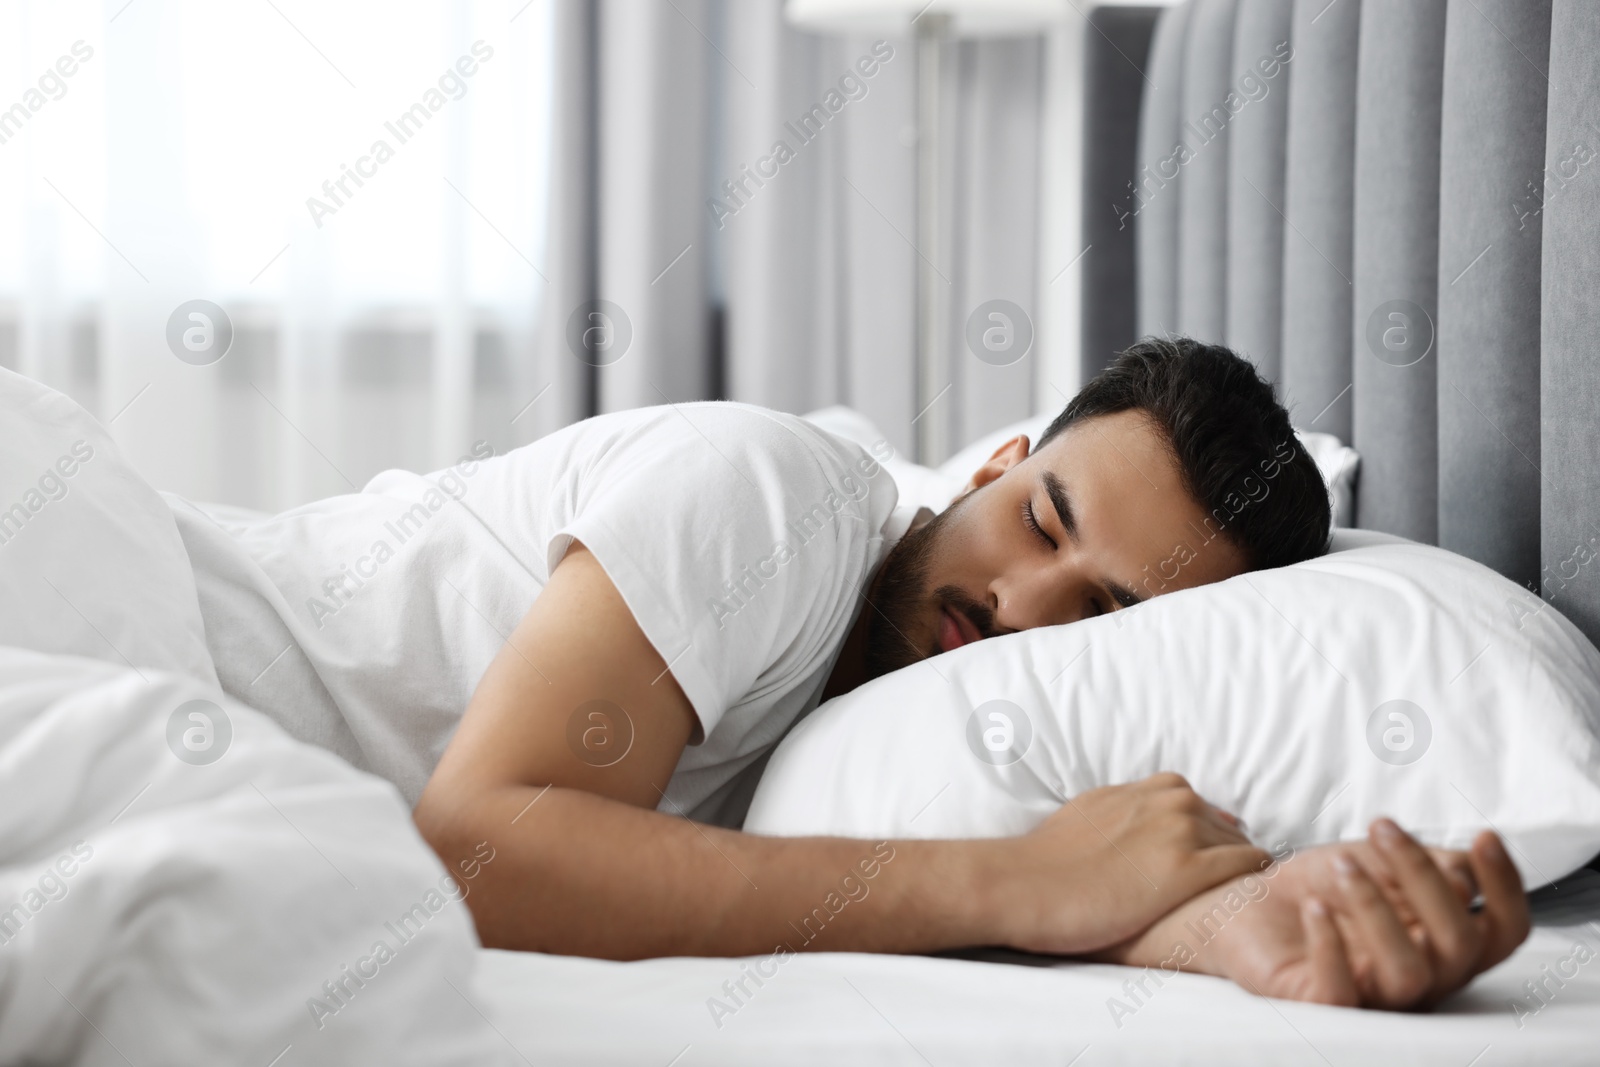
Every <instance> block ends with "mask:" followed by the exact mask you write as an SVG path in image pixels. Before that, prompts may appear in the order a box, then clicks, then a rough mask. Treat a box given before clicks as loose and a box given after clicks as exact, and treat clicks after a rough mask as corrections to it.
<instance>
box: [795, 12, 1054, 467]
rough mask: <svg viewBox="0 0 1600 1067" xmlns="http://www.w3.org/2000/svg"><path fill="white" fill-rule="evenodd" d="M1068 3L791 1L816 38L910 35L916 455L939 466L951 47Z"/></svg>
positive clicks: (1000, 33)
mask: <svg viewBox="0 0 1600 1067" xmlns="http://www.w3.org/2000/svg"><path fill="white" fill-rule="evenodd" d="M1066 2H1067V0H788V3H787V5H786V7H785V9H784V14H785V17H786V18H787V19H788V20H789V22H790V23H791V24H793V25H795V26H797V27H799V28H801V29H804V30H809V31H811V32H814V33H828V34H840V35H844V34H850V35H862V36H865V35H877V36H902V35H904V36H911V37H913V38H914V39H915V41H916V62H917V74H916V77H917V240H916V244H917V338H916V391H917V396H916V403H917V412H918V416H917V419H916V431H917V436H916V452H917V460H918V461H919V462H922V463H929V464H932V463H937V462H939V461H941V460H943V459H944V458H946V457H947V456H948V455H949V454H950V451H951V443H950V441H949V440H948V439H947V438H948V433H947V429H948V427H949V425H950V420H949V419H947V418H940V417H939V416H938V414H937V413H935V412H933V411H931V410H930V409H932V408H933V406H934V404H935V403H936V402H939V401H940V394H941V393H942V392H943V390H945V389H946V388H948V387H949V385H950V376H949V371H948V369H947V368H946V367H945V365H944V360H943V356H944V354H945V353H947V352H948V351H949V347H950V327H951V323H950V286H949V282H948V281H947V280H946V279H947V278H948V277H949V272H948V268H946V270H945V271H944V273H943V274H941V271H940V269H939V267H940V265H939V264H938V263H937V262H936V257H937V255H938V251H939V249H940V248H941V247H942V246H941V242H942V241H943V239H944V233H943V229H944V227H945V226H946V225H947V224H948V219H949V210H948V205H947V204H946V203H945V200H944V191H943V189H941V187H940V182H939V173H940V165H939V164H940V160H941V158H942V156H943V153H944V146H943V145H942V144H941V131H942V129H943V123H944V120H945V109H946V108H947V107H948V106H949V101H948V100H947V99H946V96H947V94H946V93H945V91H944V69H943V68H944V62H945V59H946V51H947V48H946V46H947V45H948V43H949V42H950V41H953V40H956V39H959V38H963V37H1021V36H1031V35H1033V34H1037V33H1042V32H1044V31H1046V30H1048V29H1049V28H1050V27H1051V26H1052V25H1054V24H1055V23H1057V22H1059V21H1060V20H1061V19H1062V17H1063V16H1064V14H1065V4H1066Z"/></svg>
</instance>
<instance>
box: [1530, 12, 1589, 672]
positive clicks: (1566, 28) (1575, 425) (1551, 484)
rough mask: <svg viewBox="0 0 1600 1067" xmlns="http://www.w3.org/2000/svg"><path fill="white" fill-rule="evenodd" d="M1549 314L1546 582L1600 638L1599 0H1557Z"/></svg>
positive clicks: (1542, 394)
mask: <svg viewBox="0 0 1600 1067" xmlns="http://www.w3.org/2000/svg"><path fill="white" fill-rule="evenodd" d="M1550 85H1551V89H1550V107H1549V112H1548V115H1547V122H1548V125H1547V127H1546V130H1545V150H1544V174H1543V175H1542V177H1541V181H1540V189H1539V199H1540V200H1541V202H1542V203H1543V207H1544V212H1543V216H1544V249H1543V269H1542V270H1541V271H1540V277H1541V282H1542V290H1541V291H1542V294H1543V300H1542V305H1543V312H1542V319H1541V322H1540V354H1541V355H1540V364H1541V366H1540V390H1539V405H1540V419H1539V430H1540V435H1539V436H1540V454H1539V455H1538V456H1537V457H1535V458H1536V459H1537V460H1538V461H1539V464H1540V467H1541V468H1542V472H1543V473H1542V474H1541V475H1539V478H1540V489H1541V502H1542V506H1541V508H1540V524H1541V530H1542V535H1541V546H1542V552H1541V562H1542V569H1541V574H1540V577H1541V579H1542V582H1541V584H1542V589H1543V593H1544V596H1545V598H1546V599H1547V600H1549V601H1550V602H1551V603H1553V604H1554V605H1555V606H1556V607H1557V608H1559V609H1560V610H1561V611H1562V612H1563V613H1565V614H1566V616H1567V617H1568V618H1570V619H1571V620H1572V621H1573V622H1575V623H1577V624H1578V626H1579V627H1580V628H1582V629H1583V631H1584V632H1585V633H1587V634H1588V635H1589V637H1590V639H1591V640H1595V641H1597V642H1600V355H1597V350H1600V155H1597V154H1596V153H1600V4H1596V3H1594V2H1593V0H1556V3H1555V5H1554V8H1553V10H1552V12H1551V27H1550Z"/></svg>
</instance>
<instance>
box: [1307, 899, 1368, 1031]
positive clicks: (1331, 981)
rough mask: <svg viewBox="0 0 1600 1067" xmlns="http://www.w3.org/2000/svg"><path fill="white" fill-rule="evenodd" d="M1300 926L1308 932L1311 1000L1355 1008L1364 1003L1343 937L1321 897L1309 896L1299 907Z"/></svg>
mask: <svg viewBox="0 0 1600 1067" xmlns="http://www.w3.org/2000/svg"><path fill="white" fill-rule="evenodd" d="M1300 925H1301V927H1302V928H1304V930H1305V937H1306V962H1307V964H1308V970H1309V971H1310V977H1311V989H1310V990H1309V993H1310V995H1309V998H1308V999H1310V1000H1313V1001H1316V1002H1317V1003H1319V1004H1335V1005H1338V1006H1340V1007H1346V1008H1353V1007H1356V1006H1357V1005H1359V1004H1360V1003H1361V996H1360V993H1359V992H1358V991H1357V989H1356V980H1355V976H1354V975H1353V974H1351V973H1350V961H1349V959H1348V958H1347V957H1346V956H1345V948H1344V938H1342V937H1340V936H1339V928H1338V927H1337V926H1335V925H1334V923H1333V916H1332V915H1330V914H1329V913H1328V906H1327V905H1326V904H1324V903H1323V902H1322V900H1321V899H1320V898H1318V897H1308V898H1306V900H1305V902H1304V903H1302V904H1301V905H1300Z"/></svg>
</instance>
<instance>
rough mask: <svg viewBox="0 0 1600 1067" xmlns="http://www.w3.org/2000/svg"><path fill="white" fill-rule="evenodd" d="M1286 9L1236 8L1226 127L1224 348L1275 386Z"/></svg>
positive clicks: (1279, 4) (1290, 68)
mask: <svg viewBox="0 0 1600 1067" xmlns="http://www.w3.org/2000/svg"><path fill="white" fill-rule="evenodd" d="M1292 13H1293V8H1292V7H1291V6H1290V5H1289V4H1286V3H1284V2H1283V0H1239V10H1238V13H1237V14H1236V15H1235V16H1234V27H1233V74H1232V77H1231V78H1230V82H1231V91H1232V92H1234V93H1236V94H1237V96H1238V104H1237V106H1238V108H1239V113H1238V114H1237V115H1235V116H1234V118H1233V122H1232V123H1230V124H1229V127H1228V131H1229V132H1228V136H1229V144H1228V151H1229V154H1228V277H1227V282H1228V284H1227V289H1228V292H1227V301H1228V303H1227V308H1228V310H1227V316H1226V320H1227V332H1226V334H1225V335H1224V336H1225V339H1226V341H1227V344H1228V347H1229V348H1232V349H1234V350H1235V351H1237V352H1239V353H1241V354H1243V355H1246V356H1248V357H1250V358H1251V359H1252V360H1254V361H1255V364H1256V366H1257V367H1258V368H1259V369H1260V371H1261V373H1262V374H1264V375H1266V376H1267V377H1268V378H1271V379H1272V380H1273V381H1278V380H1280V379H1281V378H1282V373H1281V370H1282V368H1281V361H1280V359H1279V356H1278V353H1279V346H1280V344H1281V343H1282V340H1283V211H1282V204H1283V183H1284V166H1283V164H1284V152H1285V149H1286V148H1287V140H1286V134H1287V133H1288V119H1289V85H1290V82H1291V80H1292V79H1293V77H1294V63H1293V61H1292V59H1291V60H1290V62H1288V63H1285V62H1284V59H1286V58H1288V57H1290V56H1291V55H1292V47H1293V46H1292V45H1291V44H1290V40H1289V38H1290V26H1289V23H1290V16H1291V14H1292Z"/></svg>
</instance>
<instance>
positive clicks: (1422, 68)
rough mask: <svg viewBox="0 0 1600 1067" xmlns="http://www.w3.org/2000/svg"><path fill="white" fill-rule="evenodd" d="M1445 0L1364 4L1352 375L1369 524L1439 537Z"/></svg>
mask: <svg viewBox="0 0 1600 1067" xmlns="http://www.w3.org/2000/svg"><path fill="white" fill-rule="evenodd" d="M1445 9H1446V4H1445V0H1365V3H1363V4H1362V5H1361V50H1360V55H1359V56H1358V58H1357V60H1356V191H1355V245H1354V248H1355V272H1354V273H1353V274H1352V275H1351V282H1352V283H1353V285H1354V288H1355V317H1354V319H1353V320H1352V322H1351V333H1352V337H1351V342H1352V345H1353V351H1352V355H1351V368H1352V370H1353V371H1354V372H1355V378H1354V380H1355V389H1354V390H1353V392H1352V396H1354V398H1355V414H1354V422H1353V425H1352V426H1351V436H1352V438H1353V439H1354V441H1355V442H1356V450H1357V451H1358V452H1360V453H1361V473H1362V475H1363V477H1362V478H1361V480H1360V482H1359V483H1358V484H1357V486H1356V514H1357V515H1358V516H1360V521H1361V525H1362V526H1365V527H1368V528H1369V529H1374V530H1383V531H1385V532H1387V533H1393V534H1399V535H1400V536H1402V537H1409V538H1412V539H1413V540H1417V541H1429V542H1432V541H1436V540H1437V539H1438V536H1439V436H1438V414H1437V412H1438V408H1437V396H1438V393H1437V389H1436V374H1435V371H1436V369H1437V367H1438V365H1439V356H1438V352H1437V348H1436V346H1435V344H1434V340H1435V338H1434V326H1433V324H1434V323H1436V322H1437V321H1438V295H1439V286H1438V278H1439V114H1440V89H1441V87H1442V86H1443V84H1444V21H1445Z"/></svg>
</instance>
